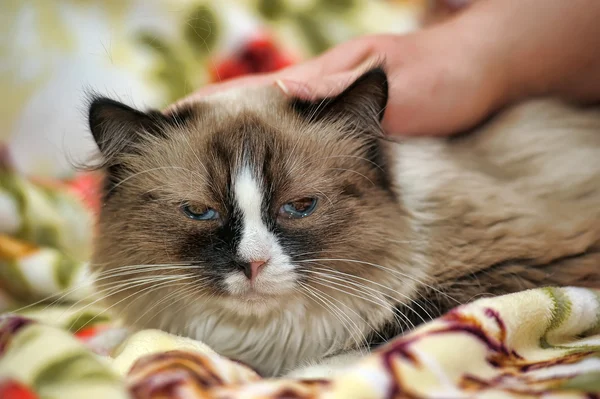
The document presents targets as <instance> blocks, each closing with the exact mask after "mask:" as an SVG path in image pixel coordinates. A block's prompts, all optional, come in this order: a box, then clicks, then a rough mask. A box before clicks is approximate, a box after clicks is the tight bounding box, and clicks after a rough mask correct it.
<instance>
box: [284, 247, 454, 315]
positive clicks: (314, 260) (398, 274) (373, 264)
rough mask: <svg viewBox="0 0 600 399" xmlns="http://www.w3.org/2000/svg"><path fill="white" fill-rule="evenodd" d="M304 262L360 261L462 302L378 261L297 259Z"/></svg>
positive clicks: (359, 262)
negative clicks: (379, 263)
mask: <svg viewBox="0 0 600 399" xmlns="http://www.w3.org/2000/svg"><path fill="white" fill-rule="evenodd" d="M302 262H348V263H358V264H361V265H367V266H372V267H375V268H377V269H380V270H383V271H386V272H389V273H392V274H395V275H397V276H400V277H404V278H408V279H410V280H413V281H414V282H416V283H418V284H420V285H422V286H423V287H425V288H428V289H430V290H432V291H434V292H437V293H438V294H440V295H443V296H444V297H446V298H448V299H450V300H452V301H453V302H456V303H457V304H459V305H460V304H461V303H460V301H458V300H456V299H455V298H453V297H451V296H449V295H448V294H446V293H445V292H442V291H440V290H439V289H437V288H435V287H433V286H432V285H429V284H427V283H425V282H424V281H422V280H420V279H418V278H416V277H415V276H411V275H410V274H406V273H402V272H400V271H398V270H394V269H391V268H389V267H385V266H382V265H378V264H376V263H371V262H365V261H360V260H356V259H344V258H317V259H303V260H299V261H296V263H302Z"/></svg>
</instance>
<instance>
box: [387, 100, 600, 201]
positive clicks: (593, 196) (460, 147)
mask: <svg viewBox="0 0 600 399" xmlns="http://www.w3.org/2000/svg"><path fill="white" fill-rule="evenodd" d="M396 162H397V165H396V169H395V172H396V174H397V178H398V181H399V183H400V186H402V189H404V190H406V189H408V190H409V191H410V186H414V185H415V184H413V183H416V182H415V179H416V178H420V179H425V180H427V182H425V183H423V184H421V186H424V187H425V188H421V189H419V188H416V189H415V190H416V191H420V195H425V194H426V192H425V191H427V193H429V194H432V193H433V192H434V191H435V190H436V189H439V188H441V187H442V186H445V187H446V188H449V187H450V186H452V187H455V188H456V189H461V188H462V189H464V190H467V191H468V190H469V189H470V188H471V189H473V188H475V187H477V186H481V187H482V189H483V187H486V186H487V187H489V190H492V191H493V190H494V188H495V189H499V188H504V189H506V190H507V191H514V192H515V193H519V194H520V195H523V196H527V197H531V198H538V199H547V200H549V201H566V202H569V203H572V204H573V205H574V206H575V205H576V204H578V203H586V202H590V203H594V204H597V205H598V209H600V105H598V106H590V107H576V106H573V105H569V104H566V103H564V102H561V101H558V100H554V99H539V100H530V101H526V102H523V103H520V104H517V105H514V106H512V107H509V108H507V109H505V110H503V111H501V112H499V113H498V114H497V115H496V116H494V117H493V118H491V119H490V120H489V121H487V122H486V123H483V124H482V125H481V126H479V127H477V128H475V129H473V130H472V131H470V132H467V133H465V134H462V135H460V136H457V137H454V138H450V139H436V138H423V139H411V140H407V141H406V142H404V143H402V144H400V145H398V147H397V149H396ZM416 185H419V184H416ZM418 194H419V193H417V195H418Z"/></svg>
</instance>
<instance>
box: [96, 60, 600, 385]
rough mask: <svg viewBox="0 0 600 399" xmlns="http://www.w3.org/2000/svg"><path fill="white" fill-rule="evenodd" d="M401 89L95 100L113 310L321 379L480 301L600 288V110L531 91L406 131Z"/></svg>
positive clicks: (269, 370)
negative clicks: (483, 116)
mask: <svg viewBox="0 0 600 399" xmlns="http://www.w3.org/2000/svg"><path fill="white" fill-rule="evenodd" d="M387 90H388V86H387V78H386V74H385V72H384V71H383V70H382V69H380V68H374V69H372V70H369V71H367V72H366V73H365V74H364V75H362V76H361V77H360V78H359V79H358V80H356V81H355V82H354V83H352V84H351V85H350V86H349V87H348V88H347V89H346V90H345V91H344V92H343V93H342V94H340V95H338V96H336V97H332V98H327V99H323V100H320V101H315V102H307V101H301V100H298V99H289V98H286V97H285V96H284V95H283V94H281V93H280V92H279V91H277V90H276V89H274V88H255V89H250V88H247V89H242V90H238V91H236V92H229V93H224V94H219V95H215V96H212V97H209V98H205V99H202V100H197V101H189V102H187V103H183V104H180V105H178V106H177V107H175V108H173V109H172V110H170V111H168V112H164V113H161V112H158V111H150V112H140V111H137V110H134V109H132V108H129V107H127V106H125V105H123V104H120V103H117V102H114V101H112V100H108V99H105V98H96V99H94V100H93V102H92V104H91V107H90V111H89V121H90V127H91V131H92V134H93V136H94V138H95V140H96V142H97V144H98V147H99V149H100V152H101V154H102V155H103V164H102V167H104V168H105V170H106V173H107V178H106V191H105V198H104V205H103V208H102V214H101V217H100V221H99V229H98V237H97V241H96V251H95V256H94V259H93V265H94V267H95V268H96V270H97V271H98V273H99V274H98V275H99V278H98V282H97V285H98V289H99V290H100V292H103V293H104V294H105V295H106V300H107V302H108V303H109V304H110V305H111V306H114V307H113V309H116V310H117V312H118V313H119V314H121V315H122V316H124V317H125V319H126V321H127V322H128V323H130V324H132V325H135V326H137V327H144V328H160V329H163V330H166V331H169V332H171V333H175V334H180V335H185V336H189V337H192V338H195V339H198V340H201V341H203V342H205V343H207V344H208V345H210V346H211V347H212V348H213V349H215V350H216V351H217V352H219V353H221V354H223V355H225V356H228V357H231V358H234V359H237V360H240V361H242V362H244V363H246V364H249V365H251V366H252V367H254V368H255V369H257V370H258V371H259V372H260V373H262V374H263V375H265V376H276V375H282V374H285V373H290V372H292V374H291V375H295V376H312V377H315V376H323V374H327V373H330V372H332V371H333V370H334V369H335V368H337V367H339V366H340V365H344V364H346V363H348V362H349V361H350V359H351V358H354V357H356V356H360V354H361V353H362V352H364V351H365V350H368V348H370V347H372V346H376V345H377V344H380V343H381V342H385V341H386V340H387V339H390V338H392V337H394V336H395V335H397V334H400V333H401V332H402V331H404V330H405V329H407V328H412V327H413V326H414V325H416V324H418V323H421V322H424V321H427V320H429V319H431V318H433V317H436V316H438V315H440V314H442V313H444V312H445V311H447V310H448V309H449V308H452V307H454V306H456V305H457V304H460V303H464V302H467V301H469V300H472V299H474V298H477V297H480V296H482V295H497V294H504V293H509V292H514V291H519V290H523V289H527V288H532V287H539V286H546V285H578V286H596V287H598V286H600V107H596V108H594V107H590V108H576V107H573V106H570V105H567V104H564V103H561V102H559V101H556V100H552V99H540V100H530V101H527V102H524V103H522V104H517V105H514V106H511V107H510V108H507V109H505V110H503V111H501V112H500V113H499V114H498V115H496V116H495V117H493V118H492V119H491V120H489V121H488V122H486V123H485V124H483V125H482V126H480V127H478V128H476V129H474V130H473V131H471V132H467V133H465V134H463V135H460V136H456V137H453V138H402V139H400V138H398V139H396V140H393V139H392V138H390V137H386V136H384V135H383V132H382V130H381V127H380V123H379V122H380V119H381V117H382V115H383V113H384V110H385V107H386V103H387V95H388V93H387ZM307 365H309V367H308V368H303V366H307ZM311 365H312V367H311ZM294 370H295V371H294Z"/></svg>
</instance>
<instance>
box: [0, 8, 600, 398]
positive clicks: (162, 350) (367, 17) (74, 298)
mask: <svg viewBox="0 0 600 399" xmlns="http://www.w3.org/2000/svg"><path fill="white" fill-rule="evenodd" d="M225 3H227V6H224V5H225ZM421 3H423V1H419V0H397V1H373V2H366V1H359V0H351V1H347V0H344V1H340V0H335V1H334V0H328V1H323V2H314V1H299V0H298V1H296V0H252V1H250V0H247V1H237V2H235V1H223V2H221V1H217V0H215V1H208V0H173V1H159V0H156V1H146V0H144V1H138V0H129V1H126V0H124V1H121V2H116V1H115V2H110V1H109V2H102V1H87V2H82V1H80V0H57V1H56V2H53V3H52V4H55V5H58V6H57V7H55V8H52V7H49V6H48V4H50V2H41V1H40V2H35V1H33V2H25V1H23V2H20V1H13V2H11V1H10V0H9V1H8V2H4V3H2V5H0V15H2V16H10V18H8V19H7V20H4V19H1V18H0V20H2V21H4V22H3V24H2V26H1V27H0V31H2V30H4V31H2V32H3V35H1V36H2V40H7V38H12V40H13V41H14V42H11V43H8V45H4V46H0V53H1V54H2V55H3V57H4V58H5V59H6V60H9V61H10V62H7V67H6V68H4V69H2V70H1V71H0V84H1V87H2V88H3V90H4V89H6V90H7V92H8V91H10V93H11V95H10V96H2V99H1V100H0V101H2V114H1V115H2V118H0V138H2V139H1V140H0V148H3V147H2V144H1V142H2V141H4V142H6V143H8V146H9V148H10V150H11V154H12V155H14V159H13V160H12V161H11V160H9V159H8V156H7V154H6V152H4V151H0V314H2V316H0V398H1V399H29V398H60V399H70V398H90V399H93V398H117V399H118V398H162V399H167V398H186V399H188V398H194V399H196V398H222V399H225V398H230V399H231V398H349V399H352V398H361V399H362V398H365V399H367V398H415V399H417V398H440V399H442V398H443V399H449V398H475V397H477V398H503V397H520V398H536V397H539V398H600V291H594V290H586V289H580V288H574V287H558V288H556V287H555V288H544V289H538V290H532V291H526V292H521V293H517V294H513V295H508V296H503V297H497V298H486V299H480V300H478V301H476V302H473V303H471V304H468V305H465V306H462V307H459V308H456V309H454V310H453V311H451V312H450V313H448V314H446V315H445V316H443V317H441V318H439V319H437V320H433V321H431V322H429V323H427V324H425V325H423V326H421V327H420V328H418V329H416V330H414V331H412V332H410V333H408V334H406V335H404V336H402V337H398V338H397V339H395V340H394V341H392V342H389V343H388V344H387V345H385V346H384V347H382V348H381V349H380V350H378V351H377V352H375V353H373V354H371V355H370V356H368V357H366V358H365V359H364V360H362V361H361V362H359V363H357V364H349V365H348V368H347V369H346V370H345V371H344V372H343V373H342V374H341V375H340V376H339V377H336V378H334V379H332V380H313V381H299V380H286V379H263V378H261V377H260V376H259V375H258V374H257V373H256V372H254V371H253V370H251V369H249V368H248V367H246V366H244V365H242V364H240V363H238V362H235V361H233V360H230V359H226V358H224V357H222V356H220V355H219V354H217V353H215V352H214V351H212V350H211V349H210V348H209V347H207V346H206V345H204V344H203V343H201V342H197V341H194V340H190V339H185V338H182V337H177V336H173V335H170V334H167V333H164V332H160V331H153V330H147V331H134V330H132V329H130V328H128V326H126V325H123V324H122V323H121V322H120V320H119V319H118V315H115V314H112V313H111V309H108V308H104V307H103V306H102V304H101V302H100V301H99V298H100V297H101V295H100V294H101V293H98V292H95V291H94V290H93V289H92V287H91V281H92V276H91V275H90V271H89V268H88V264H87V261H88V259H89V257H90V252H91V245H90V244H91V240H92V234H93V228H92V227H91V226H93V221H94V217H95V214H96V213H97V210H98V207H99V196H98V191H97V186H98V182H99V176H97V175H94V174H84V175H73V174H72V171H71V169H69V168H66V167H64V165H63V166H60V164H59V162H58V161H57V159H59V158H61V159H62V158H65V157H64V154H63V153H60V154H53V153H52V148H53V147H52V145H51V144H49V141H51V140H52V137H54V136H52V134H53V131H55V132H67V133H68V136H67V137H66V138H65V137H63V136H61V137H60V139H58V138H57V137H58V136H56V137H54V138H55V139H56V140H60V141H61V142H67V143H71V142H75V141H77V140H79V139H78V138H79V137H83V136H84V133H85V129H84V128H79V127H77V128H74V126H79V125H77V124H74V123H72V118H71V117H70V116H69V114H68V112H70V110H73V112H75V111H74V110H76V109H78V108H77V104H80V103H79V102H78V101H79V99H77V101H75V100H74V99H73V98H71V97H68V93H69V90H70V89H69V88H70V87H73V86H72V85H71V83H72V82H71V81H70V80H69V79H79V78H80V76H78V75H77V71H78V70H77V68H74V69H68V70H67V73H65V74H58V73H55V71H54V70H53V69H52V68H56V69H60V68H64V65H63V66H61V65H62V64H60V63H61V62H63V61H64V63H67V64H69V65H71V64H73V65H79V64H85V65H88V64H86V63H89V61H90V59H93V60H96V61H98V60H100V58H101V57H105V58H103V59H102V62H100V61H98V62H97V63H96V64H94V65H95V67H98V68H99V69H96V70H95V71H96V72H98V73H99V74H100V75H102V74H105V72H106V74H105V75H106V76H108V75H110V76H113V75H112V74H113V72H114V71H115V70H118V71H119V73H124V74H125V75H124V76H125V77H126V79H127V82H129V83H131V85H132V86H131V87H134V86H135V85H136V84H138V86H139V87H142V88H143V90H141V91H139V90H138V91H136V90H137V89H135V90H134V89H131V90H133V91H135V92H136V94H137V95H142V94H148V95H147V96H146V97H147V98H152V99H154V100H153V101H154V104H153V105H155V106H161V105H164V104H167V103H169V102H170V101H172V100H173V99H176V98H178V97H180V96H182V95H184V94H186V93H187V92H189V91H190V90H192V89H193V87H195V86H198V85H201V84H203V83H206V82H208V81H214V80H218V79H225V78H230V77H234V76H238V75H242V74H246V73H252V72H261V71H270V70H273V69H277V68H280V67H282V66H285V65H288V64H289V63H292V62H295V61H296V60H298V59H301V58H303V57H306V56H309V55H312V54H315V53H317V52H319V51H321V50H323V49H324V48H327V47H329V46H331V45H333V44H335V43H337V42H339V41H341V40H345V39H347V38H349V37H351V36H354V35H356V34H361V33H369V32H376V31H404V30H406V29H407V28H408V27H410V26H411V18H413V17H414V15H415V10H416V8H417V6H419V5H420V4H421ZM234 4H235V5H236V6H235V7H233V5H234ZM217 5H218V7H217ZM136 7H137V8H136ZM140 7H141V8H140ZM144 7H145V8H144ZM89 10H92V11H93V12H98V10H102V12H103V13H104V14H102V15H104V17H103V18H105V19H106V21H108V22H106V21H104V20H102V18H100V19H101V20H102V21H104V22H106V23H105V24H103V23H104V22H103V23H98V21H97V20H96V19H94V18H96V17H95V14H94V13H93V12H92V11H89ZM94 10H95V11H94ZM140 10H142V11H140ZM169 10H171V11H173V10H177V11H178V12H177V13H176V12H174V11H173V12H170V11H169ZM240 10H244V11H243V12H242V11H240ZM153 13H154V14H153ZM74 15H76V16H77V17H73V16H74ZM90 15H92V16H93V18H92V17H90ZM139 15H144V18H146V19H144V20H143V21H141V22H140V18H138V19H136V16H139ZM156 15H159V16H160V18H158V19H156V18H155V17H156ZM17 16H20V17H19V18H17ZM32 16H33V17H32ZM28 18H29V19H28ZM31 18H34V19H35V18H38V23H37V25H36V26H37V31H33V32H30V31H27V34H26V35H25V34H23V32H22V28H23V26H25V27H27V25H23V24H26V22H27V21H30V20H31ZM152 18H155V19H152ZM40 21H41V22H40ZM57 21H59V22H57ZM149 21H150V22H149ZM232 21H233V22H235V23H233V22H232ZM261 21H262V22H261ZM264 21H266V22H264ZM399 21H402V22H399ZM263 22H264V23H263ZM413 22H414V21H413ZM94 23H96V25H94V26H95V28H96V29H100V30H101V29H102V27H103V26H104V27H106V26H108V25H110V26H117V27H119V26H120V27H123V26H127V27H130V28H131V29H129V30H123V29H117V30H116V31H115V32H116V33H114V35H115V39H114V40H115V41H114V43H113V42H110V43H109V45H108V46H107V47H106V48H105V49H104V50H106V54H105V53H104V50H102V54H101V55H99V54H100V52H96V50H94V49H93V48H91V47H90V46H89V45H88V43H85V42H83V44H82V43H81V42H79V43H74V42H73V40H72V39H73V38H79V39H81V38H85V35H84V34H85V33H86V32H87V31H86V30H85V28H86V26H87V25H88V24H94ZM170 26H173V27H177V28H178V29H179V28H181V29H180V30H178V31H177V32H175V33H174V32H173V31H169V30H168V29H167V28H169V27H170ZM48 27H54V28H56V29H54V30H52V31H51V32H50V31H48ZM186 27H187V28H186ZM265 27H268V29H266V28H265ZM19 35H22V36H24V37H27V38H28V39H27V40H29V42H27V43H28V44H27V45H23V44H22V43H25V42H23V41H20V39H19V38H20V36H19ZM23 40H24V39H23ZM81 40H83V39H81ZM4 44H6V43H4ZM105 44H106V43H104V44H103V46H104V45H105ZM42 50H43V51H42ZM141 50H144V51H150V54H151V56H150V58H144V60H146V61H148V59H149V60H151V61H149V62H145V63H144V62H140V59H142V58H143V57H141V56H140V54H137V52H140V51H141ZM49 51H50V52H53V53H51V54H50V55H51V56H48V52H49ZM78 52H79V53H78ZM77 54H79V55H77ZM145 54H146V55H145V56H147V55H148V54H147V53H145ZM209 54H217V56H216V57H215V58H211V56H209ZM80 56H81V57H80ZM83 56H85V57H88V58H85V57H83ZM82 57H83V58H82ZM90 57H91V58H90ZM84 58H85V59H84ZM105 61H110V62H105ZM102 68H105V69H102ZM107 71H110V73H109V72H107ZM103 76H104V75H103ZM65 79H66V80H65ZM92 80H93V79H92ZM69 82H71V83H69ZM102 82H105V83H106V82H109V83H110V84H109V83H106V84H107V86H108V88H109V90H113V89H115V90H116V88H118V87H119V85H120V84H121V83H122V81H120V80H118V79H117V80H105V81H102ZM76 83H77V84H78V85H79V84H80V83H81V82H80V81H77V82H76ZM111 85H112V86H111ZM53 87H54V88H56V87H60V88H61V90H59V91H57V90H54V89H52V88H53ZM128 87H129V86H128ZM65 93H66V94H65ZM140 93H142V94H140ZM146 97H144V98H146ZM67 100H68V101H73V102H74V103H68V101H67ZM53 107H55V108H53ZM56 108H59V109H60V112H56ZM77 112H79V111H77ZM49 115H55V116H56V118H54V119H53V117H51V116H49ZM78 116H79V115H78ZM70 118H71V119H70ZM53 129H54V130H53ZM61 134H62V133H61ZM42 135H43V136H42ZM41 138H43V139H41ZM67 138H68V140H67ZM36 146H37V147H36ZM72 149H73V148H71V150H72ZM69 155H73V154H72V153H71V154H69ZM25 173H27V176H46V177H45V178H44V179H41V178H39V177H38V178H34V177H25V176H26V175H25ZM56 175H60V176H61V178H60V179H58V178H56V177H55V176H56ZM53 176H54V177H53ZM599 266H600V265H599Z"/></svg>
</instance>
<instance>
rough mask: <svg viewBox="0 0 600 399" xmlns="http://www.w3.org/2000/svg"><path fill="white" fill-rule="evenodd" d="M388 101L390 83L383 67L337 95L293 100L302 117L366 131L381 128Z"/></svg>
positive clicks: (366, 73)
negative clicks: (373, 127)
mask: <svg viewBox="0 0 600 399" xmlns="http://www.w3.org/2000/svg"><path fill="white" fill-rule="evenodd" d="M387 102H388V80H387V75H386V73H385V71H384V70H383V68H381V67H377V68H373V69H371V70H369V71H367V72H365V73H364V74H362V75H361V76H360V77H359V78H358V79H356V80H355V81H354V82H353V83H351V84H350V85H349V86H348V87H347V88H346V89H345V90H344V91H343V92H342V93H341V94H338V95H337V96H333V97H328V98H321V99H317V100H313V101H306V100H300V99H293V100H292V107H293V108H294V109H295V110H296V111H297V112H299V113H300V114H301V115H302V116H304V117H306V118H308V119H309V120H311V121H315V120H340V119H342V120H344V121H348V123H351V124H353V125H356V124H360V125H364V127H365V128H369V127H372V125H379V122H381V120H382V118H383V114H384V111H385V107H386V105H387Z"/></svg>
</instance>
